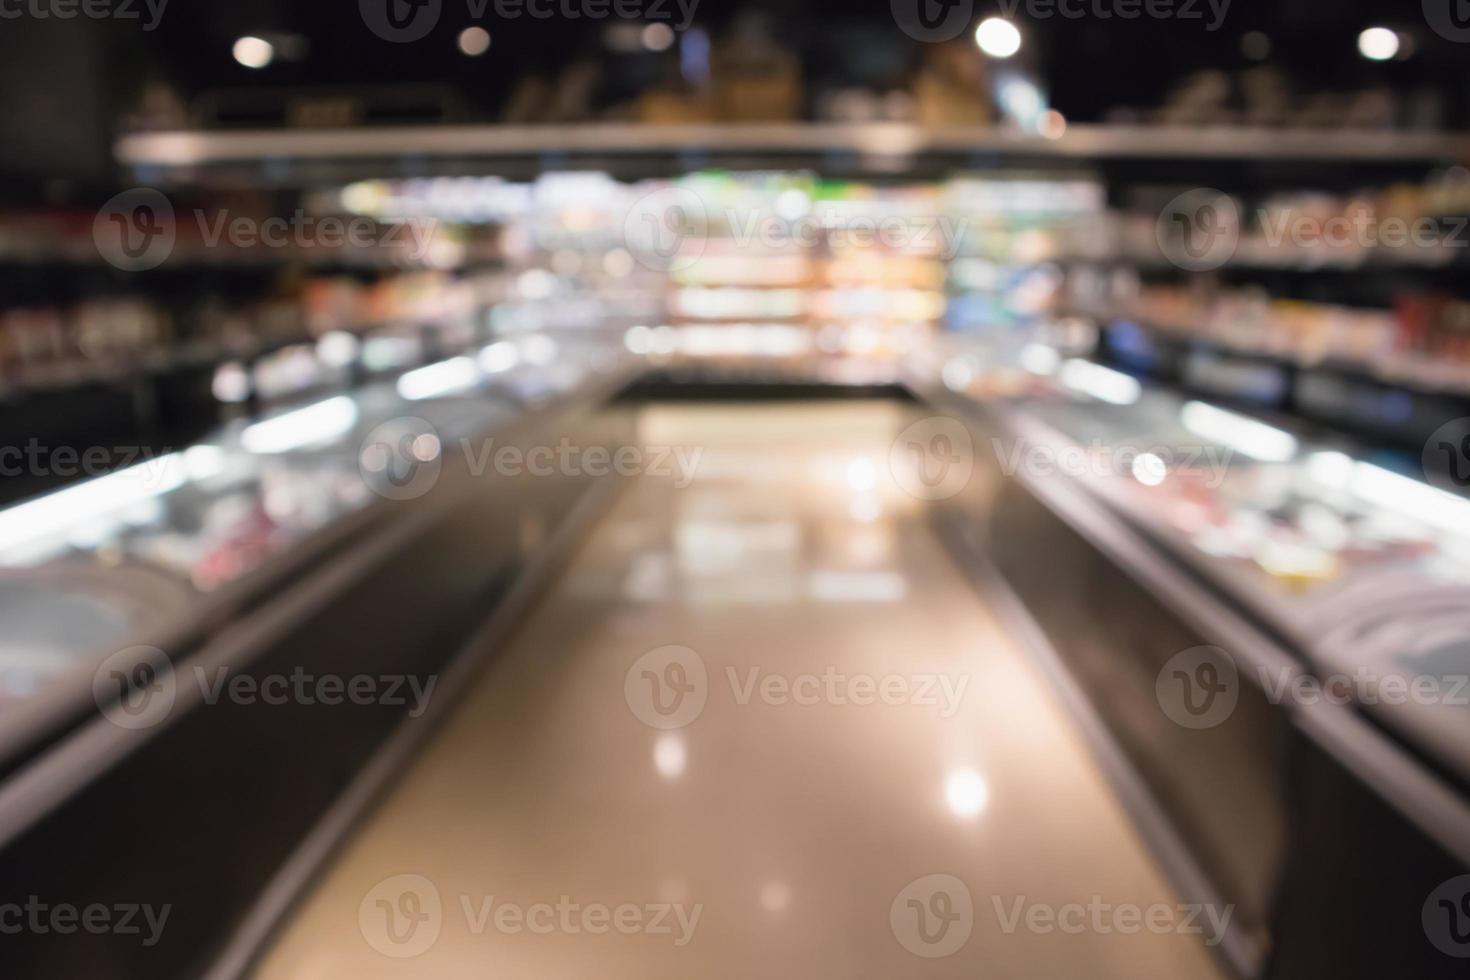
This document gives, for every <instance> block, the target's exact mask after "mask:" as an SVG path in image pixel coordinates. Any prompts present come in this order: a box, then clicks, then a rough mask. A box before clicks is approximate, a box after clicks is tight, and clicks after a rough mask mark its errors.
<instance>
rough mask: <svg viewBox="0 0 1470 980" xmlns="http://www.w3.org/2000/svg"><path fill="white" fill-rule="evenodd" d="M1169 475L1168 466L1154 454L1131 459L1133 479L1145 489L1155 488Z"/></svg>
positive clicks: (1142, 454) (1139, 455) (1143, 454)
mask: <svg viewBox="0 0 1470 980" xmlns="http://www.w3.org/2000/svg"><path fill="white" fill-rule="evenodd" d="M1168 475H1169V467H1168V465H1167V464H1166V463H1165V462H1164V461H1163V460H1162V459H1160V458H1159V457H1158V456H1157V455H1155V454H1154V453H1139V454H1138V455H1137V456H1135V457H1133V479H1135V480H1137V481H1138V482H1139V483H1142V484H1143V485H1144V486H1146V487H1156V486H1158V485H1159V484H1161V483H1163V482H1164V478H1165V477H1167V476H1168Z"/></svg>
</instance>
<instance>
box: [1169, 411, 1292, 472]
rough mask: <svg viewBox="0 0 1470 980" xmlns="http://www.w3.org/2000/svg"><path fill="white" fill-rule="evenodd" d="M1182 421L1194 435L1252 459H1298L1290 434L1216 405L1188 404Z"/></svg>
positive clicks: (1266, 460) (1270, 460)
mask: <svg viewBox="0 0 1470 980" xmlns="http://www.w3.org/2000/svg"><path fill="white" fill-rule="evenodd" d="M1179 419H1180V421H1181V422H1183V423H1184V427H1185V428H1186V429H1188V430H1189V431H1190V432H1193V433H1194V434H1195V435H1199V436H1203V437H1205V438H1206V439H1209V440H1212V441H1214V442H1218V443H1219V444H1220V445H1222V446H1228V447H1229V448H1231V449H1234V450H1235V451H1236V452H1238V453H1241V454H1242V455H1245V456H1249V457H1250V458H1251V459H1258V460H1260V461H1262V462H1264V463H1285V462H1288V461H1289V460H1291V459H1292V458H1293V457H1294V456H1296V452H1297V442H1296V439H1295V438H1293V437H1292V436H1291V434H1290V433H1287V432H1282V431H1281V430H1280V429H1278V428H1275V427H1274V426H1269V425H1267V424H1266V423H1264V422H1257V421H1256V420H1255V419H1251V418H1246V417H1245V416H1244V415H1238V414H1236V413H1235V412H1227V411H1226V410H1225V409H1223V408H1216V407H1215V406H1214V405H1206V404H1205V403H1204V402H1187V403H1186V404H1185V406H1184V408H1183V410H1182V411H1181V412H1180V413H1179Z"/></svg>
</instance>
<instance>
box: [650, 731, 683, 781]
mask: <svg viewBox="0 0 1470 980" xmlns="http://www.w3.org/2000/svg"><path fill="white" fill-rule="evenodd" d="M688 762H689V755H688V752H687V751H685V748H684V736H682V735H679V734H677V733H675V732H665V733H664V734H662V735H660V736H659V737H658V741H657V742H655V743H653V767H654V768H655V769H657V770H658V774H659V775H660V776H662V777H664V778H665V779H678V778H679V777H680V776H682V775H684V769H685V767H686V766H687V765H688Z"/></svg>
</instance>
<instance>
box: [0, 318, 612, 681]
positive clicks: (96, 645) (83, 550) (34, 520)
mask: <svg viewBox="0 0 1470 980" xmlns="http://www.w3.org/2000/svg"><path fill="white" fill-rule="evenodd" d="M615 360H616V356H615V354H614V352H613V351H610V350H608V349H606V348H604V347H600V346H595V345H587V344H583V345H580V346H558V344H557V343H556V342H555V341H552V340H550V339H549V338H547V337H545V336H543V335H528V336H525V337H522V338H519V339H517V340H515V341H497V342H496V343H494V344H491V345H489V346H487V347H485V348H483V349H479V350H474V349H472V350H471V351H469V352H467V353H465V354H461V355H459V356H457V357H453V358H449V359H447V360H444V361H441V362H438V363H435V364H431V365H426V366H424V367H422V368H417V369H415V370H413V371H409V372H407V373H405V374H402V375H400V376H399V377H398V378H397V379H396V380H393V381H385V382H381V383H377V384H373V385H369V386H367V387H364V388H361V389H358V390H356V391H352V392H350V393H345V394H335V395H332V396H331V397H327V398H323V399H322V400H320V401H317V402H313V403H311V404H307V405H303V406H301V407H296V408H291V409H288V410H284V411H279V412H275V413H272V414H268V415H266V416H264V417H262V418H259V419H256V420H241V421H238V422H235V423H232V424H230V425H228V426H226V427H224V428H223V429H221V430H219V431H217V432H215V433H214V434H213V435H211V436H210V437H209V438H208V439H206V440H205V441H203V442H200V443H198V444H195V445H191V446H189V447H188V448H187V449H183V450H181V451H178V452H173V453H169V454H167V455H164V456H160V457H156V458H152V459H148V460H145V461H144V462H141V463H138V464H136V465H134V466H131V467H129V468H126V469H121V470H118V471H115V472H112V473H109V474H108V475H106V476H102V477H98V478H95V479H92V480H88V481H85V482H82V483H78V484H75V485H73V486H69V487H67V488H65V489H62V490H59V491H56V492H53V493H50V494H46V495H44V496H41V497H38V498H35V499H33V500H29V501H26V502H24V503H21V504H18V505H14V506H11V507H8V508H5V509H3V510H0V604H3V605H4V606H5V607H6V608H15V609H17V610H27V611H26V612H25V614H24V615H23V616H21V617H20V621H21V622H22V623H23V624H24V623H35V624H36V626H37V628H36V629H34V630H27V629H25V628H21V629H18V630H17V631H15V633H14V635H13V636H12V637H11V638H10V639H9V640H7V641H6V642H4V643H0V705H3V704H5V703H9V702H14V701H17V700H22V699H25V698H28V697H32V696H35V695H36V694H37V693H38V692H42V691H43V689H44V688H46V687H47V686H48V685H49V684H51V683H54V682H55V681H56V680H57V678H59V677H61V676H62V675H64V674H66V673H67V672H68V671H70V670H71V669H73V668H74V667H75V666H76V665H77V664H78V663H79V662H82V661H84V660H85V659H86V658H87V657H88V656H90V655H95V654H96V653H97V652H98V651H99V650H105V649H106V648H107V647H109V646H116V645H117V644H119V643H122V642H125V641H127V640H129V639H131V638H133V637H136V636H138V635H140V634H143V633H145V632H147V631H148V630H150V629H152V628H156V627H157V626H158V624H159V623H161V622H167V621H170V620H171V619H173V618H176V617H177V616H182V615H184V614H186V613H187V612H189V611H190V610H191V609H192V607H193V606H195V605H196V604H197V603H198V601H199V597H200V596H202V595H205V594H208V593H211V592H214V591H216V590H218V589H220V588H222V587H224V586H226V585H228V584H230V583H233V582H235V581H238V580H240V579H242V578H243V577H245V576H248V575H250V574H252V573H254V572H255V571H256V570H257V569H260V568H262V567H263V566H265V565H266V564H267V563H270V562H272V561H274V560H279V559H280V558H281V556H283V555H285V554H286V553H287V552H289V551H290V550H291V549H293V548H296V547H299V545H300V544H301V543H302V542H303V541H304V540H306V539H307V538H308V537H311V536H312V535H315V534H318V533H319V532H321V531H323V530H324V529H326V528H327V527H329V526H330V525H332V524H334V523H336V522H338V521H341V520H342V519H343V518H345V517H346V516H348V515H350V514H355V513H358V512H360V511H362V510H364V509H365V508H367V507H368V506H369V505H370V504H372V503H374V502H375V501H379V500H381V499H383V498H384V497H391V496H392V490H393V487H392V485H390V484H389V483H385V482H384V481H389V480H391V479H394V478H397V477H401V476H402V473H399V472H398V471H399V470H403V471H405V472H407V473H408V474H409V475H410V476H411V475H412V467H414V466H415V465H416V464H426V463H432V462H434V461H435V460H436V459H438V458H439V457H440V454H441V453H445V452H448V448H447V447H454V446H458V445H459V440H461V439H469V438H471V437H474V436H476V435H478V434H480V433H483V432H485V431H486V430H488V429H491V428H493V427H495V426H497V425H500V424H502V423H504V422H508V421H510V420H512V419H514V418H516V417H517V416H519V415H520V414H522V413H523V412H524V411H526V410H527V409H528V408H529V407H531V406H534V405H537V404H539V403H541V402H543V401H544V400H545V399H547V398H549V397H552V396H554V395H557V394H559V393H563V392H568V391H571V390H573V389H575V388H576V387H577V386H578V385H579V384H580V383H582V381H583V380H584V379H586V378H587V377H589V375H590V374H592V373H596V372H599V371H601V370H602V369H604V368H606V367H608V366H609V365H610V364H612V363H614V362H615ZM425 423H426V424H427V426H425ZM400 430H401V431H400ZM389 446H391V447H395V448H394V449H393V450H392V452H390V453H389V456H390V457H391V458H385V459H381V460H380V459H376V458H369V457H368V456H367V455H364V454H366V453H370V452H377V451H379V450H382V449H383V447H389ZM393 453H397V455H396V456H395V455H393ZM37 596H44V599H43V600H37ZM58 621H66V622H68V623H70V624H71V626H69V627H68V628H67V629H65V630H60V631H58V630H56V629H53V628H48V629H45V630H42V629H40V628H39V627H40V625H41V624H42V623H45V624H50V625H54V624H55V623H56V622H58Z"/></svg>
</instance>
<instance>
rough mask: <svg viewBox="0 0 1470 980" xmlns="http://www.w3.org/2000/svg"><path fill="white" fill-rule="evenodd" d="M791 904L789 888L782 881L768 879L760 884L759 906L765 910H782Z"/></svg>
mask: <svg viewBox="0 0 1470 980" xmlns="http://www.w3.org/2000/svg"><path fill="white" fill-rule="evenodd" d="M790 904H791V888H790V887H789V886H788V885H787V884H786V882H784V881H768V882H766V883H765V884H764V885H762V886H761V908H763V909H765V910H766V911H767V912H784V911H785V910H786V906H788V905H790Z"/></svg>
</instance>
